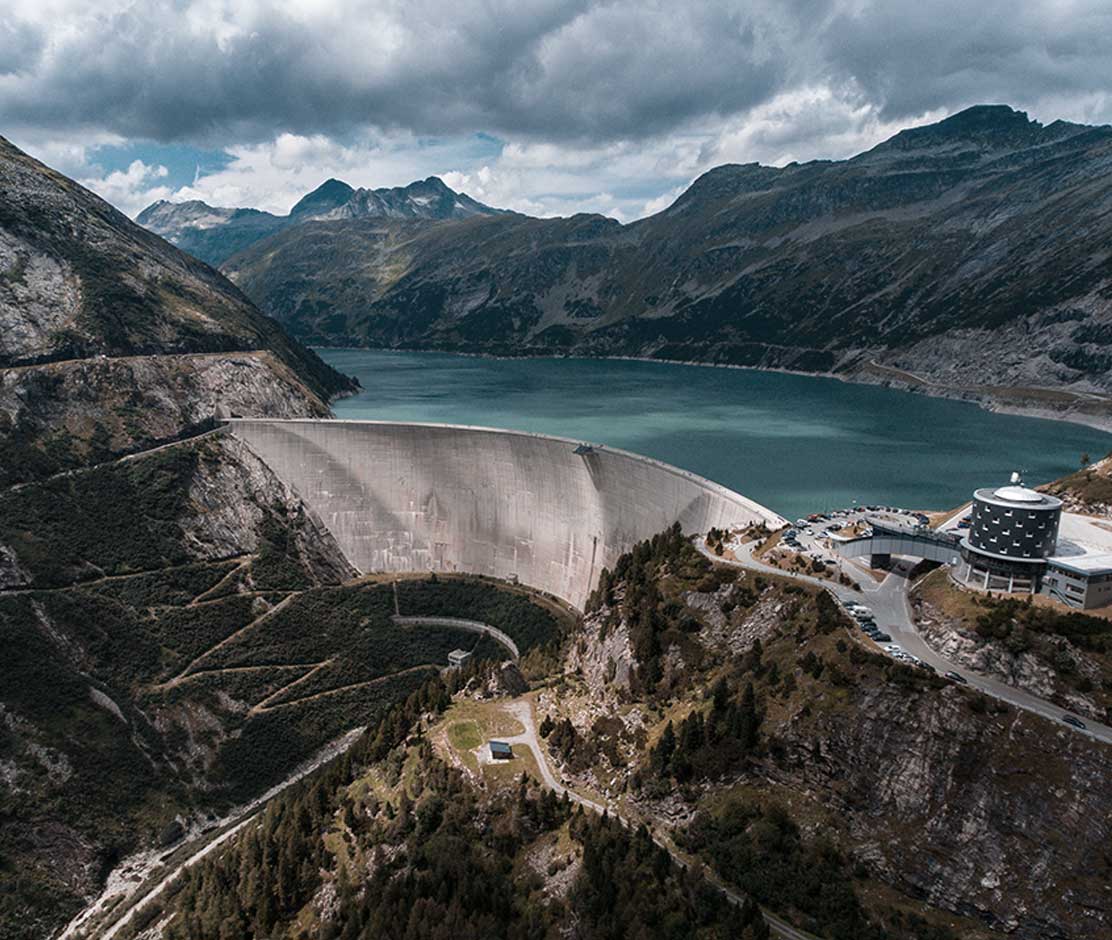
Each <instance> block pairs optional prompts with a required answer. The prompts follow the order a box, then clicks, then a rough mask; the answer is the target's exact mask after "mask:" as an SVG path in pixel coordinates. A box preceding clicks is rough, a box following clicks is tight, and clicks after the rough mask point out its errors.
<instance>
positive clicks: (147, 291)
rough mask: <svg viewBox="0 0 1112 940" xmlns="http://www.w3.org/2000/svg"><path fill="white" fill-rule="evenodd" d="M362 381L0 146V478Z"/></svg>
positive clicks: (59, 466)
mask: <svg viewBox="0 0 1112 940" xmlns="http://www.w3.org/2000/svg"><path fill="white" fill-rule="evenodd" d="M352 387H353V384H352V382H351V381H350V380H348V379H345V378H344V377H343V376H341V375H339V374H338V373H336V372H335V371H334V370H332V369H331V368H330V367H328V366H326V365H325V364H324V363H323V362H321V360H320V359H319V357H317V356H316V354H315V353H312V352H310V351H309V350H308V349H306V348H304V347H303V346H301V345H300V344H298V343H296V342H293V341H291V340H290V339H289V337H288V336H286V334H285V333H284V332H283V331H282V329H281V327H279V326H278V324H276V323H275V322H274V321H273V320H270V319H268V318H267V317H265V316H263V315H262V314H261V313H260V312H259V311H258V310H257V309H255V307H253V306H252V304H251V303H250V301H248V300H247V298H246V297H244V296H243V295H242V294H241V293H240V292H239V291H238V290H237V289H236V288H235V287H234V286H233V285H232V284H230V283H229V282H228V281H227V280H226V279H225V278H224V277H222V276H221V275H220V274H219V273H218V272H216V271H214V270H212V269H211V268H209V267H208V266H207V265H205V264H202V263H201V262H199V261H197V260H195V259H193V258H191V257H190V256H189V255H187V254H185V253H184V252H181V251H178V250H177V249H176V248H174V247H173V246H171V245H169V244H167V243H166V242H164V241H162V239H160V238H158V237H157V236H155V235H152V234H151V233H150V232H148V231H146V230H145V229H143V228H141V227H140V226H137V225H135V224H134V223H132V222H131V221H129V220H128V219H127V218H126V217H125V216H123V215H121V214H120V213H119V212H117V211H116V210H115V209H113V208H112V207H111V206H109V205H108V204H107V203H105V202H104V201H103V200H101V199H99V198H98V197H96V196H94V195H93V194H92V193H90V192H88V191H87V190H85V189H83V188H82V187H80V186H78V185H77V184H76V183H74V182H73V181H72V180H69V179H66V178H65V177H64V176H61V175H60V174H58V173H55V172H54V171H52V170H50V169H49V168H47V167H45V166H43V165H42V164H40V163H38V162H37V161H35V160H32V159H31V158H30V157H28V156H27V155H26V154H24V153H22V152H20V151H19V150H17V149H16V148H15V147H13V146H12V145H11V144H9V143H8V142H7V141H5V140H3V139H2V138H0V452H2V453H3V456H4V459H3V460H0V485H2V484H5V483H8V484H10V483H17V482H20V481H23V480H27V479H35V478H39V477H42V476H46V475H49V474H50V473H53V472H58V471H61V470H68V469H72V468H74V467H77V466H81V465H83V464H87V463H91V462H96V461H98V460H103V459H105V458H106V457H110V456H117V455H119V454H123V453H128V452H131V451H135V450H141V449H143V448H145V447H149V446H151V445H152V444H155V443H159V442H162V441H166V440H173V439H176V438H179V437H182V436H184V435H187V434H190V433H195V432H196V431H198V430H200V429H202V428H204V427H205V426H207V425H209V424H210V423H211V422H212V420H213V418H214V416H215V415H216V413H217V411H218V409H223V410H224V413H229V412H238V413H242V414H251V415H274V416H279V415H280V416H293V415H298V416H309V415H313V416H322V415H326V414H327V413H328V405H327V402H328V400H329V399H330V398H331V397H332V396H334V395H337V394H342V393H344V392H346V391H349V390H350V389H351V388H352Z"/></svg>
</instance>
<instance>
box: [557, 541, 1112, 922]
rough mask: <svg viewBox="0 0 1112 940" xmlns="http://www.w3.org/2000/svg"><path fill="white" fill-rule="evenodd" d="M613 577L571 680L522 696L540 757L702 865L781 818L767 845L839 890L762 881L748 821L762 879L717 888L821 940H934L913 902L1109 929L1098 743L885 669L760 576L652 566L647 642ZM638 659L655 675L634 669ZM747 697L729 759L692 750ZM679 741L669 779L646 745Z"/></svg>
mask: <svg viewBox="0 0 1112 940" xmlns="http://www.w3.org/2000/svg"><path fill="white" fill-rule="evenodd" d="M627 570H628V573H629V575H630V577H632V579H633V580H632V581H631V580H630V577H626V578H621V579H619V580H616V581H614V582H612V583H611V584H610V585H608V586H606V587H605V590H603V591H600V595H603V596H600V597H599V598H598V603H599V606H598V607H597V609H596V610H594V611H593V612H592V613H591V614H590V615H589V616H588V617H587V618H585V620H584V622H583V624H582V629H581V631H580V632H579V633H578V634H577V636H575V637H573V638H572V641H571V643H570V646H569V651H568V659H567V663H566V666H567V675H569V676H571V677H574V678H572V680H571V681H570V682H568V683H567V684H566V685H565V686H556V687H554V688H553V689H552V690H551V691H546V692H544V693H542V695H541V697H540V699H539V700H538V710H539V713H541V714H548V715H551V716H553V718H554V720H555V722H556V730H555V731H554V732H553V734H554V735H555V737H553V736H552V735H550V737H549V746H550V749H551V751H552V753H553V757H554V758H555V759H556V760H557V761H559V762H561V763H563V765H564V767H565V770H566V771H567V772H569V773H570V774H572V775H573V776H574V777H576V778H577V779H578V780H580V781H581V783H582V784H583V785H584V786H585V787H589V788H590V789H591V790H592V791H593V792H596V793H601V794H603V795H605V796H608V797H609V798H611V799H619V800H626V801H629V803H630V805H632V806H634V807H636V808H637V810H638V812H640V813H642V814H643V815H646V816H649V817H651V818H654V819H656V820H657V821H659V822H661V823H663V824H664V825H665V826H666V827H667V828H668V829H669V830H671V832H672V833H673V835H674V837H675V838H677V839H679V840H680V841H681V842H682V843H684V844H686V845H688V846H689V847H691V848H693V849H697V850H699V851H701V852H705V853H706V855H705V857H706V860H707V861H708V862H709V863H710V864H712V865H714V864H715V863H716V859H718V858H721V857H724V856H725V855H728V854H729V851H735V852H738V851H740V850H739V849H738V848H737V846H738V845H739V844H741V843H740V842H739V841H738V840H739V839H743V838H744V835H743V834H742V833H740V831H739V830H735V829H731V828H730V827H731V826H737V825H738V824H739V823H738V819H739V818H740V819H746V818H760V816H761V814H762V812H765V813H766V814H767V813H768V812H769V809H768V808H769V807H770V806H771V805H773V804H775V805H777V806H779V807H781V808H782V810H777V811H776V813H780V812H781V811H782V812H783V813H784V814H786V817H787V818H788V819H790V820H791V822H790V823H787V822H782V823H780V824H778V825H780V826H781V831H782V832H784V833H788V832H789V831H792V827H793V826H794V827H797V828H798V835H797V836H796V837H794V838H797V839H798V841H799V843H800V845H801V846H802V847H803V848H802V849H801V851H804V852H806V851H808V849H807V847H808V846H812V847H813V848H814V850H815V851H816V852H817V853H818V854H817V855H815V856H814V857H813V858H812V860H811V864H812V866H813V867H814V866H820V865H821V866H823V867H825V866H826V865H827V864H828V863H829V865H830V866H831V867H830V868H829V878H830V879H834V878H835V877H836V878H837V879H843V880H844V882H845V885H848V886H850V888H849V889H848V893H847V892H846V891H843V892H842V894H841V895H840V897H841V901H839V902H834V900H833V896H830V897H828V898H827V899H826V900H819V899H818V898H817V896H816V897H811V896H810V895H808V893H807V892H808V890H809V889H808V888H807V887H806V886H805V885H804V884H803V881H802V880H801V881H799V882H798V883H797V884H795V885H794V887H793V886H792V883H791V879H790V878H788V879H787V881H786V883H785V880H784V879H780V881H779V882H778V879H779V874H778V873H777V872H778V866H779V865H780V864H781V863H783V864H785V865H786V864H787V862H788V858H787V856H786V855H785V856H784V857H783V858H779V857H778V853H780V852H781V851H784V847H783V846H782V845H777V844H776V843H775V842H774V841H769V840H770V839H771V836H770V835H769V833H768V832H767V831H766V830H763V829H761V828H760V826H758V828H757V829H755V830H752V831H751V833H750V835H751V836H752V838H753V839H754V846H753V851H754V852H758V855H757V856H755V857H754V858H753V859H752V863H753V864H759V865H760V866H763V867H764V869H765V874H764V875H755V874H752V873H751V872H747V871H746V870H745V869H744V866H743V867H742V868H737V867H733V868H729V867H727V868H725V869H721V868H720V869H719V874H720V875H721V876H722V877H723V878H725V879H726V880H727V881H731V880H733V881H734V883H736V884H737V885H738V886H739V887H743V888H748V889H749V890H765V891H768V892H769V896H768V898H767V899H766V900H767V901H768V903H772V904H773V905H774V906H773V909H775V910H779V911H780V912H781V913H784V914H787V913H788V912H789V910H790V909H791V908H792V907H794V908H795V918H794V919H795V921H796V922H797V923H798V924H799V925H801V926H806V927H808V929H811V930H816V931H818V932H819V933H820V934H821V935H823V936H850V935H852V936H866V935H867V936H873V935H874V934H872V933H870V932H869V928H868V927H867V926H866V923H869V924H872V925H873V927H874V928H875V927H876V926H878V925H880V924H885V925H887V926H888V928H889V930H890V931H891V933H890V934H889V935H890V936H921V935H922V936H928V935H929V936H933V934H929V933H924V934H919V933H912V932H910V931H906V932H905V930H904V929H897V928H896V927H894V926H892V925H893V924H894V923H895V921H894V920H892V918H893V917H894V915H893V914H892V913H891V910H890V907H889V906H890V905H895V906H896V907H904V909H905V910H906V905H908V904H912V905H917V907H915V909H916V910H919V911H920V912H921V913H922V914H923V915H924V916H926V917H927V918H928V920H931V922H932V923H935V924H936V925H937V926H938V927H939V928H940V929H941V926H942V924H943V923H945V924H947V925H948V927H949V929H950V930H952V931H954V932H953V934H950V935H951V936H961V937H974V936H977V937H980V936H992V935H994V934H995V933H996V932H997V931H999V932H1000V933H1002V934H1009V935H1011V936H1016V937H1024V938H1030V940H1036V938H1037V940H1048V938H1062V940H1065V938H1081V937H1090V938H1098V937H1105V936H1107V935H1108V933H1109V930H1110V929H1112V927H1110V924H1112V897H1110V896H1109V891H1108V879H1109V874H1110V872H1112V869H1110V865H1112V859H1110V856H1109V854H1108V852H1107V849H1106V845H1107V840H1108V838H1109V836H1110V835H1112V830H1110V829H1109V819H1108V816H1107V812H1106V811H1105V809H1104V807H1106V806H1107V805H1108V802H1109V800H1110V799H1112V791H1110V789H1109V787H1110V781H1112V749H1109V748H1107V747H1104V746H1102V745H1099V744H1097V743H1095V742H1093V741H1091V740H1089V739H1088V738H1086V737H1084V736H1082V735H1077V734H1073V733H1071V732H1069V731H1067V730H1065V729H1062V728H1059V727H1058V726H1056V725H1055V724H1054V723H1051V722H1048V721H1044V720H1042V719H1039V718H1037V717H1035V716H1033V715H1029V714H1026V713H1023V712H1020V711H1017V710H1015V709H1011V708H1008V707H1006V706H1003V705H1001V704H999V703H996V702H994V701H992V700H989V699H986V698H984V697H983V696H980V695H979V694H977V693H974V692H971V691H969V690H968V689H965V688H962V687H959V686H956V685H954V684H952V683H949V682H946V681H944V680H942V679H940V678H938V677H936V676H932V675H930V674H928V673H925V672H923V671H922V670H917V669H914V668H910V667H904V666H900V665H898V664H896V663H894V662H893V661H892V660H890V659H888V658H887V657H885V656H882V655H879V654H878V653H876V652H875V651H874V649H873V648H871V645H870V644H869V643H868V642H867V641H865V640H863V639H862V638H861V637H860V635H859V634H856V633H855V632H854V631H852V630H850V629H847V628H846V625H845V624H843V623H841V622H840V618H839V617H836V616H832V615H831V613H830V612H829V611H828V612H827V613H826V614H824V613H823V612H822V609H821V605H819V607H818V608H816V603H817V601H818V598H816V597H815V596H814V595H812V594H811V593H810V592H809V591H804V590H801V589H800V588H799V587H798V586H795V585H791V584H788V583H786V582H783V581H781V580H779V579H775V578H766V577H761V576H755V575H753V574H751V573H744V574H740V575H735V574H734V573H733V572H729V573H727V575H725V576H724V577H725V579H724V580H723V578H721V577H717V576H715V575H713V573H712V574H709V575H708V574H706V573H699V572H698V570H696V569H693V568H692V567H691V563H690V562H682V561H681V562H677V561H675V560H673V561H668V562H666V563H665V564H664V565H663V566H662V567H660V568H658V569H657V574H656V575H655V576H652V579H653V581H654V583H655V584H656V585H657V589H658V591H659V594H656V595H653V594H652V592H651V591H650V596H655V597H657V598H658V601H657V605H656V611H657V612H658V613H657V614H656V616H657V617H659V618H661V619H660V625H659V627H658V629H657V631H656V633H655V639H653V640H652V641H651V642H649V641H648V640H647V639H646V634H645V619H646V617H647V616H648V615H646V614H645V613H643V611H644V606H643V599H644V597H645V593H644V590H645V589H644V586H643V584H644V582H643V581H642V578H643V575H640V574H638V572H637V571H636V568H633V569H627ZM650 570H651V569H650ZM716 581H717V586H716V583H715V582H716ZM635 583H641V585H642V586H640V587H633V588H631V587H630V585H631V584H635ZM631 590H633V591H634V592H635V593H636V595H637V597H638V601H639V603H638V605H637V606H636V607H632V608H630V607H628V606H627V602H628V599H629V597H630V593H629V592H630V591H631ZM654 644H655V645H656V647H658V648H659V651H660V652H659V656H660V659H659V664H660V665H659V668H657V667H656V666H654V665H652V662H653V661H652V659H646V658H645V657H646V654H648V655H650V656H651V655H652V653H653V648H654ZM649 671H655V673H656V678H655V680H653V679H650V680H648V681H650V682H655V685H653V686H652V691H649V689H648V688H647V686H646V676H647V674H648V672H649ZM746 685H750V686H751V687H752V688H753V689H754V690H755V696H754V701H755V703H756V704H755V715H756V721H758V722H759V727H760V731H759V734H758V735H756V736H755V739H754V741H755V743H754V744H753V745H752V747H751V749H750V750H749V751H748V752H747V753H746V752H742V753H741V756H740V757H739V756H738V752H737V749H736V732H735V733H734V737H730V738H728V739H726V740H727V743H723V744H711V743H710V741H709V740H708V738H709V736H710V735H712V733H713V732H712V727H713V724H714V721H715V717H714V716H715V715H716V714H717V713H719V710H720V706H721V704H722V703H725V702H727V701H730V700H734V701H736V699H735V698H734V697H735V696H738V695H739V693H740V691H741V690H742V689H744V688H745V686H746ZM731 707H732V706H731ZM562 717H566V718H567V719H569V721H570V724H571V726H573V727H574V728H575V733H574V734H572V733H571V732H567V731H562V730H561V729H560V727H559V721H560V719H561V718H562ZM666 725H667V726H668V727H667V729H665V726H666ZM741 727H745V726H744V724H743V725H741ZM673 729H674V737H670V741H672V742H674V743H673V744H670V748H674V751H673V750H671V749H670V750H669V751H668V752H667V754H670V755H673V757H672V763H671V765H670V766H671V770H670V771H664V770H662V769H661V766H662V763H663V761H664V760H666V759H667V755H665V757H662V754H664V748H663V746H662V744H661V742H662V740H663V738H664V737H669V736H672V735H673ZM569 742H570V743H569ZM679 754H682V755H683V758H684V763H683V768H684V770H683V771H682V773H681V770H680V762H679V761H678V760H676V758H675V756H674V755H679ZM730 807H732V808H730ZM758 807H763V810H762V809H759V808H758ZM731 814H735V815H731ZM737 814H740V815H737ZM769 818H775V814H773V815H772V816H771V817H769V816H766V819H769ZM728 832H734V835H732V836H727V835H726V833H728ZM708 833H709V835H708ZM785 838H786V836H785ZM728 839H733V840H734V841H733V842H729V841H728ZM715 840H718V841H715ZM823 846H825V848H822V847H823ZM824 853H825V855H824ZM831 853H833V854H831ZM838 853H842V854H841V856H839V854H838ZM742 857H745V856H743V855H738V856H736V858H738V859H741V858H742ZM839 857H840V858H841V861H837V860H838V859H839ZM822 858H826V859H827V862H820V859H822ZM758 859H759V861H758ZM737 864H741V862H740V861H739V862H738V863H737ZM851 871H852V872H853V874H852V875H850V874H848V873H849V872H851ZM839 872H840V874H839ZM824 877H825V876H824ZM778 885H779V887H778ZM828 887H832V885H828ZM777 890H778V891H779V892H780V894H779V897H780V904H781V906H780V907H776V906H775V902H774V900H773V898H774V897H776V896H777V895H776V891H777ZM854 898H856V900H854ZM853 909H858V910H860V911H861V913H860V914H857V915H854V917H855V918H856V919H852V918H851V919H850V920H848V921H847V920H846V919H845V917H848V914H847V913H846V912H847V911H849V912H851V913H852V910H853ZM932 911H934V912H936V913H937V912H948V916H949V918H950V919H949V920H947V918H946V917H945V916H944V917H942V919H941V920H935V919H934V918H935V916H936V915H935V914H932V913H931V912H932ZM846 923H849V924H850V926H849V927H846V926H845V925H846ZM901 923H902V922H901ZM838 924H841V925H842V926H841V927H839V926H838ZM854 925H856V926H854ZM904 927H906V924H905V925H904ZM847 929H848V930H849V931H850V932H849V933H845V932H842V933H839V932H838V931H839V930H843V931H844V930H847ZM831 930H833V933H830V932H828V931H831ZM939 935H940V936H947V934H939Z"/></svg>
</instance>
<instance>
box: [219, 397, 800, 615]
mask: <svg viewBox="0 0 1112 940" xmlns="http://www.w3.org/2000/svg"><path fill="white" fill-rule="evenodd" d="M229 425H230V428H231V431H232V433H233V434H235V435H236V436H237V437H238V438H240V439H241V440H243V441H244V442H245V443H246V444H247V445H248V446H249V447H250V448H251V449H252V450H253V451H254V452H255V453H257V454H258V455H259V457H261V458H262V459H263V460H264V461H265V462H266V463H267V464H268V465H269V466H270V467H271V468H272V469H273V470H274V471H275V473H277V474H278V476H279V477H281V478H282V479H283V480H284V481H285V482H286V483H287V484H289V485H290V486H291V487H293V489H294V490H296V491H297V493H298V494H299V495H300V496H301V497H302V498H303V499H304V500H305V501H306V503H308V504H309V506H310V507H311V508H312V509H313V510H314V511H315V512H316V513H317V515H318V516H319V517H320V519H321V521H322V522H323V523H324V524H325V525H326V526H327V527H328V528H329V529H330V530H331V532H332V533H333V535H334V536H335V537H336V539H337V541H338V542H339V544H340V547H341V548H342V549H343V551H344V553H345V554H346V555H347V557H348V560H349V561H350V562H351V563H352V564H353V565H354V566H355V567H356V568H358V569H359V570H360V571H363V572H371V571H387V572H390V571H397V572H402V571H445V572H448V571H459V572H468V573H472V574H484V575H491V576H493V577H497V578H503V579H513V578H515V577H516V578H517V579H518V580H520V581H521V582H522V583H524V584H527V585H530V586H532V587H536V588H540V589H542V590H545V591H548V592H550V593H552V594H555V595H556V596H557V597H560V598H563V599H564V600H566V601H568V602H569V603H571V604H573V605H575V606H576V607H580V608H582V606H583V603H584V601H585V600H586V598H587V595H588V594H589V593H590V591H591V589H592V588H593V587H594V585H595V583H596V582H597V580H598V575H599V572H600V571H601V570H602V569H603V567H611V568H612V567H613V566H614V563H615V562H616V561H617V559H618V557H619V556H620V555H621V554H622V553H623V552H625V551H628V550H629V549H630V548H631V547H632V546H633V545H634V543H636V542H638V541H639V540H641V539H644V538H647V537H648V536H651V535H653V534H655V533H657V532H659V531H661V530H663V529H665V528H667V527H668V526H670V525H671V524H672V523H673V522H675V521H677V520H678V521H679V523H680V525H681V526H682V527H683V529H684V531H685V532H687V533H695V532H706V531H707V530H708V529H710V528H711V527H712V526H716V527H719V528H725V527H729V526H739V525H748V524H749V523H753V522H761V521H763V522H766V523H768V524H769V525H771V526H774V527H779V526H781V525H783V524H784V520H783V519H782V518H781V517H780V516H778V515H777V514H776V513H774V512H771V511H770V510H768V509H765V508H764V507H763V506H760V505H758V504H757V503H754V502H753V501H751V500H748V499H746V498H745V497H743V496H740V495H738V494H737V493H734V492H732V491H731V490H728V489H726V488H725V487H723V486H719V485H718V484H716V483H711V482H710V481H709V480H705V479H703V478H702V477H699V476H696V475H695V474H693V473H688V472H687V471H685V470H679V469H677V468H675V467H670V466H668V465H667V464H664V463H661V462H660V461H657V460H651V459H649V458H647V457H641V456H638V455H636V454H630V453H627V452H626V451H619V450H613V449H611V448H605V447H596V448H594V449H593V451H592V452H591V453H588V454H583V455H580V454H576V453H575V449H576V445H577V443H578V442H576V441H572V440H567V439H564V438H557V437H547V436H544V435H540V434H527V433H524V432H517V431H501V430H494V429H491V428H473V427H464V426H457V425H443V424H402V423H396V422H385V421H381V422H380V421H335V420H288V421H280V420H255V419H238V420H233V421H230V422H229Z"/></svg>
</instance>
